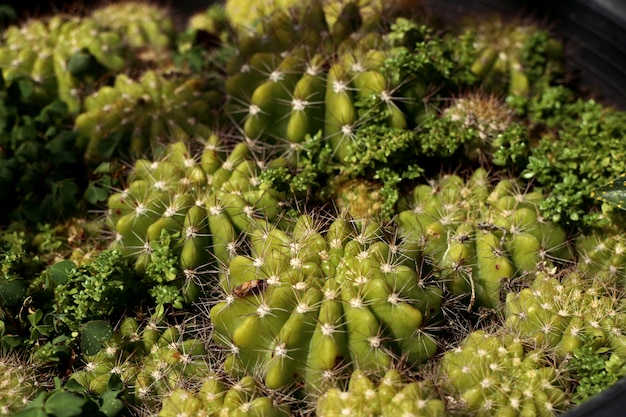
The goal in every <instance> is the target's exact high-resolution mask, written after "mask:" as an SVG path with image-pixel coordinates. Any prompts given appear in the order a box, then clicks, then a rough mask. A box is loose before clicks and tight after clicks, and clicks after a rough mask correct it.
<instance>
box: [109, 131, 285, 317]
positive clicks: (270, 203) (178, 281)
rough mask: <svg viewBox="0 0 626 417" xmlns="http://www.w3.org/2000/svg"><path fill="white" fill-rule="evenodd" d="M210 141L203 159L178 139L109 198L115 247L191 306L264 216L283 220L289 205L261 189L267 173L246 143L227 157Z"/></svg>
mask: <svg viewBox="0 0 626 417" xmlns="http://www.w3.org/2000/svg"><path fill="white" fill-rule="evenodd" d="M207 137H208V138H207V140H206V142H205V145H204V149H203V150H202V153H201V154H195V153H194V152H192V151H191V150H190V149H189V147H188V145H186V144H185V143H184V142H182V141H179V142H175V143H172V144H171V145H169V146H168V147H167V148H166V149H165V150H164V152H163V154H162V155H161V156H160V157H159V158H158V159H155V160H153V161H150V160H147V159H140V160H138V161H137V162H136V163H135V167H134V170H133V172H132V174H131V176H130V178H129V179H128V186H127V187H126V189H124V190H122V191H120V192H116V193H113V194H112V195H111V196H110V197H109V200H108V209H109V216H108V220H107V221H108V223H109V224H110V225H111V227H112V228H113V229H114V231H115V234H116V236H115V240H114V242H113V243H112V247H113V248H118V249H119V250H121V251H122V253H124V254H125V255H126V256H129V257H130V258H131V260H132V264H133V265H134V269H135V271H136V272H138V273H139V274H140V275H144V276H145V277H146V279H147V280H148V281H152V282H154V283H158V284H161V287H160V288H161V290H159V291H163V290H166V288H164V287H163V286H165V287H168V286H174V289H176V288H179V289H180V290H181V291H182V293H183V295H184V300H185V301H186V302H191V301H193V300H196V299H197V297H198V295H199V294H198V286H199V285H203V284H205V283H207V282H206V281H207V279H206V277H205V275H206V274H207V273H208V271H210V270H211V269H212V268H214V267H215V264H224V265H226V264H227V263H228V261H229V259H230V257H231V256H232V255H231V253H232V251H233V246H234V245H235V244H236V242H237V233H241V232H242V231H244V230H246V229H247V228H248V227H249V224H251V223H253V222H254V220H255V219H257V218H258V219H267V220H269V221H274V220H276V219H277V218H278V216H279V215H280V213H281V211H282V210H283V203H284V199H283V197H282V195H281V194H279V193H277V192H276V191H274V190H272V189H269V188H265V189H261V188H259V181H258V175H259V174H260V172H261V171H262V169H261V168H260V167H259V166H258V165H257V164H256V162H255V161H254V160H253V159H252V158H251V155H250V149H249V145H248V144H247V143H245V142H241V143H239V144H237V145H236V146H235V147H234V148H233V149H232V150H231V151H230V152H229V153H227V152H225V148H224V147H223V146H224V144H223V143H222V139H221V138H220V137H218V136H217V135H216V134H210V133H209V132H207ZM160 254H165V255H166V258H163V257H161V256H159V255H160ZM168 291H169V290H168ZM178 306H179V308H180V307H182V305H181V304H179V305H178Z"/></svg>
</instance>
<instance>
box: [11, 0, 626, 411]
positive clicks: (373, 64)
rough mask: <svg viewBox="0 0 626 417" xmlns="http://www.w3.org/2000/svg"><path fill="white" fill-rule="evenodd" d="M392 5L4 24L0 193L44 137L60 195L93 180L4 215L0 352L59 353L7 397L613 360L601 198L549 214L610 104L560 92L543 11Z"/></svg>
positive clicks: (559, 376)
mask: <svg viewBox="0 0 626 417" xmlns="http://www.w3.org/2000/svg"><path fill="white" fill-rule="evenodd" d="M388 3H389V4H382V2H380V1H379V0H371V1H370V0H354V1H339V0H328V1H327V0H316V1H313V2H309V3H307V4H296V3H295V2H288V1H276V2H274V3H272V4H271V5H268V4H266V3H263V4H262V3H261V2H260V0H259V2H255V3H254V4H253V5H252V10H250V7H249V6H250V4H245V5H242V4H241V3H240V2H238V1H236V0H230V1H228V2H227V4H226V6H222V5H214V6H212V7H211V8H210V9H209V10H208V11H207V12H206V13H205V14H203V15H201V16H197V17H196V18H195V20H194V21H193V22H191V23H190V25H189V26H188V31H187V32H185V33H184V34H177V33H176V31H175V29H174V27H173V24H172V20H171V19H170V18H169V15H168V11H167V10H165V9H160V8H157V7H153V6H151V5H148V4H145V3H135V2H122V3H120V4H112V5H110V6H106V7H102V8H100V9H97V10H96V11H94V12H93V13H92V14H90V15H88V16H85V17H70V16H54V17H51V18H45V19H38V20H32V21H28V22H26V24H24V25H22V26H21V27H10V28H8V29H7V30H6V31H5V32H4V35H3V41H2V44H1V45H0V67H1V69H2V79H1V81H2V82H1V83H0V87H1V88H2V90H0V128H1V129H2V131H1V132H0V134H1V135H0V151H2V156H3V157H4V156H6V158H5V159H4V160H6V161H7V163H5V164H0V181H4V180H5V179H6V181H5V182H6V184H9V185H7V186H4V185H3V184H4V183H2V182H0V196H5V197H10V196H11V192H12V191H11V190H12V188H11V186H10V184H13V183H11V181H13V180H14V177H13V175H14V172H17V171H19V169H20V165H19V163H18V164H17V165H16V164H15V163H14V162H13V159H17V158H18V157H21V156H22V153H21V152H23V153H25V154H28V155H29V157H31V156H32V155H34V154H38V152H39V151H40V150H41V149H46V150H51V151H54V152H51V156H52V157H53V158H55V159H56V160H55V163H56V164H59V165H60V164H61V163H62V162H65V161H68V162H72V163H73V164H75V165H80V167H79V169H78V170H77V171H81V172H82V171H86V172H87V176H83V177H80V180H78V178H79V176H78V175H75V174H74V172H72V174H71V175H72V176H75V177H76V178H77V180H76V181H80V182H77V183H76V184H75V185H74V186H71V185H70V186H68V188H66V189H63V188H61V186H60V185H59V186H57V185H55V187H57V188H52V190H53V192H54V193H57V194H61V197H63V198H61V200H62V201H63V202H65V203H67V202H68V201H75V200H78V198H76V199H75V198H74V197H75V196H78V195H79V193H80V192H81V191H82V190H83V189H85V190H86V194H85V199H88V200H89V201H90V203H93V202H98V201H100V202H103V205H104V202H106V210H105V215H104V216H102V217H101V218H100V221H99V222H94V223H93V224H92V223H81V222H79V221H76V222H71V221H70V222H66V223H63V224H61V225H57V226H45V227H42V228H41V230H40V233H38V234H36V235H34V236H31V235H30V234H29V237H28V243H26V238H25V235H24V234H19V233H13V232H12V231H13V229H9V230H5V229H4V226H5V225H4V222H2V221H0V228H2V235H1V236H2V239H0V273H1V274H2V275H1V276H0V353H4V351H10V350H15V351H19V350H24V351H27V352H28V353H29V354H30V357H31V359H34V360H39V361H40V362H37V364H38V365H37V366H40V365H41V366H42V367H50V365H52V364H54V366H55V371H56V372H58V375H59V376H60V377H59V378H57V381H56V382H55V388H54V390H52V394H50V395H49V396H48V395H47V394H49V393H50V391H48V392H46V393H45V394H46V395H43V396H40V397H41V400H38V403H37V404H35V406H33V407H30V406H28V407H27V408H25V409H24V410H23V413H24V414H23V415H29V414H28V413H31V412H32V413H34V412H35V411H37V412H38V413H39V414H38V415H43V414H42V413H51V414H54V411H55V410H56V411H58V410H60V408H59V407H60V406H59V404H64V403H65V402H66V399H67V400H68V401H69V400H70V398H73V400H72V401H73V402H76V406H74V407H70V406H69V405H68V410H64V411H60V412H59V414H62V415H64V416H66V417H71V416H72V415H79V414H80V413H81V412H82V413H85V414H84V415H86V414H88V413H89V411H87V410H88V409H89V410H91V411H93V413H92V414H96V413H100V414H104V415H107V416H110V417H113V416H115V415H118V414H122V413H126V414H130V413H132V412H134V411H137V412H139V413H144V414H150V415H159V416H162V417H173V416H176V417H183V416H191V415H199V416H226V415H233V416H277V417H278V416H289V415H312V414H317V415H319V416H321V417H322V416H323V417H334V416H337V417H339V416H347V415H353V416H364V417H366V416H387V415H389V416H391V415H403V416H404V415H407V416H408V415H422V416H433V417H434V416H446V415H457V414H461V413H466V414H467V413H469V414H471V415H475V416H483V415H485V416H486V415H496V416H501V417H503V416H517V415H522V416H526V415H539V416H552V415H554V414H555V413H557V412H560V411H563V410H565V409H566V408H568V407H569V406H570V405H571V403H572V402H575V401H576V398H583V397H584V396H585V395H588V394H590V393H595V392H598V391H599V390H601V389H604V388H605V387H606V386H608V385H610V384H611V383H614V382H615V381H616V380H617V378H618V377H619V376H621V375H623V374H624V373H626V366H625V365H624V363H625V362H626V350H625V349H626V343H625V341H626V339H624V337H623V332H624V331H625V325H626V321H624V317H623V311H622V305H624V302H623V294H624V285H625V283H626V281H624V265H625V262H626V253H625V252H626V246H625V243H624V238H623V237H622V236H621V234H620V232H621V224H620V223H619V221H618V220H619V217H618V216H616V215H615V213H611V211H610V209H609V208H608V207H607V205H605V206H603V208H602V210H603V211H602V212H596V214H597V216H596V220H601V222H599V223H598V224H595V225H594V226H596V227H594V228H588V229H582V228H579V227H577V226H578V224H568V225H573V226H574V227H572V228H571V229H566V228H565V226H566V225H565V224H563V223H559V221H560V220H561V219H560V218H559V217H558V216H554V215H553V214H554V210H553V211H550V210H551V209H550V207H552V209H554V206H551V204H552V203H551V201H552V200H550V199H553V200H554V199H558V198H560V196H561V195H562V191H563V189H562V188H558V187H557V188H556V189H555V190H552V189H551V187H550V185H551V184H553V182H550V178H552V177H554V176H555V175H556V174H555V173H556V172H567V173H568V175H569V174H571V175H570V176H569V177H567V178H570V179H571V178H572V176H573V177H576V175H577V174H576V173H577V172H578V173H583V174H584V175H586V176H587V177H584V176H583V177H581V178H590V179H593V180H594V181H597V180H598V178H604V177H605V176H606V174H607V173H610V172H611V170H618V169H620V168H619V163H616V164H615V166H614V167H609V165H610V161H611V159H610V158H608V159H607V157H606V154H610V155H612V156H613V157H615V155H621V154H622V152H623V151H622V148H623V141H621V142H619V141H617V140H616V139H615V138H618V137H621V136H620V133H621V132H622V131H623V128H622V127H620V126H621V125H620V123H621V121H622V120H623V114H621V113H619V112H611V111H606V110H604V109H600V108H599V107H598V106H597V105H596V104H595V103H588V102H585V103H582V102H579V103H573V102H571V101H570V102H568V103H565V101H566V100H562V99H563V98H564V97H566V96H567V94H564V93H563V91H565V90H563V89H559V88H553V87H550V86H551V85H552V84H553V83H559V80H557V79H556V78H555V77H557V76H558V75H559V74H560V71H561V67H560V65H561V58H562V53H563V51H562V49H561V45H560V44H559V43H558V41H555V40H554V39H552V38H550V36H549V35H548V33H547V32H545V31H536V30H534V29H536V28H534V27H532V28H531V26H527V25H515V24H510V25H509V24H506V25H505V24H503V23H502V22H491V21H490V22H485V24H483V25H482V26H480V27H475V28H471V29H467V26H464V27H463V28H462V29H461V30H460V31H459V32H456V33H457V34H460V35H459V36H457V37H455V36H453V35H451V36H440V35H441V33H439V32H437V30H436V29H435V28H433V27H430V26H429V25H428V24H425V23H424V22H426V20H425V16H420V17H419V19H423V20H418V18H417V17H416V15H413V16H411V13H410V12H408V11H406V12H402V13H400V10H401V9H402V8H404V7H406V6H407V4H406V2H404V1H403V0H395V1H390V2H388ZM257 6H258V7H259V8H258V9H256V7H257ZM266 6H267V7H266ZM237 8H239V9H241V10H244V9H247V11H248V12H249V16H247V17H246V19H248V20H245V22H244V20H240V18H241V16H240V17H236V16H235V14H236V13H237V10H236V9H237ZM257 11H258V12H260V14H259V15H256V17H255V13H256V12H257ZM0 14H1V11H0ZM0 17H1V16H0ZM448 33H449V34H451V32H448ZM233 37H236V39H233ZM35 38H37V41H38V42H35V41H34V39H35ZM28 43H30V44H31V47H30V48H28V47H27V46H26V45H27V44H28ZM32 45H35V46H34V47H32ZM176 48H178V50H177V51H176ZM177 54H178V55H177ZM137 60H139V62H137ZM136 64H138V65H136ZM156 66H158V67H159V69H158V70H157V69H154V68H155V67H156ZM222 66H223V67H222ZM92 91H93V92H94V93H93V94H91V92H92ZM505 94H507V95H508V97H507V98H506V99H505V98H504V95H505ZM568 100H569V99H568ZM50 103H52V104H50ZM561 104H562V105H563V107H562V108H560V105H561ZM576 117H579V119H576ZM70 118H71V120H70ZM31 119H32V120H31ZM575 119H576V120H575ZM602 121H604V122H606V123H605V124H601V122H602ZM42 126H48V129H47V130H46V131H45V134H44V133H43V130H45V129H44V127H42ZM70 128H73V131H70V130H69V129H70ZM5 133H7V135H5ZM596 133H597V135H598V137H600V138H601V139H602V143H603V145H602V146H603V148H602V150H601V153H602V159H598V158H600V156H598V157H597V158H591V157H590V156H589V158H588V159H589V161H594V162H593V163H592V162H587V163H583V162H580V164H579V163H578V162H579V160H580V158H581V155H587V156H588V153H589V152H591V151H590V150H589V149H591V147H588V146H587V147H585V146H583V145H585V143H588V139H589V138H591V137H595V136H594V135H596ZM622 136H623V135H622ZM555 138H561V139H564V140H568V143H569V144H571V147H570V148H568V147H567V146H562V147H560V146H559V148H563V149H564V151H563V152H564V153H565V154H566V155H561V154H560V153H559V152H561V149H551V148H556V146H555V145H554V143H555V142H556V139H555ZM607 138H610V139H607ZM22 139H24V140H22ZM26 139H28V140H26ZM38 139H42V141H44V142H45V143H46V145H45V146H43V145H42V146H38V145H37V146H33V145H32V143H33V141H34V140H38ZM39 145H40V144H39ZM70 145H71V146H70ZM70 147H71V154H70ZM547 147H551V148H550V149H548V150H550V152H545V151H546V149H547ZM579 148H580V154H578V153H577V151H578V150H579ZM583 148H584V149H583ZM587 148H589V149H587ZM18 150H19V151H20V152H18ZM35 150H36V151H37V152H35ZM552 151H554V152H552ZM568 152H569V154H568ZM541 153H545V154H546V155H547V156H545V155H544V156H542V155H541ZM79 154H82V155H79ZM573 154H576V155H573ZM552 155H555V157H554V158H553V160H550V158H552ZM572 155H573V156H572ZM49 156H50V155H49ZM57 156H58V157H57ZM122 158H124V159H126V160H127V162H126V164H125V165H124V166H122V165H121V162H120V159H122ZM546 158H548V160H546ZM568 158H569V159H568ZM31 159H32V158H31ZM35 159H36V158H35ZM2 161H3V160H0V163H1V162H2ZM96 162H97V163H100V165H99V167H98V168H95V166H96V165H95V164H94V163H96ZM596 162H597V163H596ZM20 163H21V162H20ZM46 164H47V162H46ZM27 165H28V164H26V163H23V164H22V166H27ZM583 165H584V166H585V168H584V169H583ZM589 165H593V167H589ZM46 167H47V168H48V169H50V166H49V165H46ZM118 168H119V169H118ZM590 168H593V169H590ZM572 170H574V171H575V172H574V173H573V174H572ZM576 170H578V171H576ZM24 171H25V172H26V173H27V174H24V175H28V176H29V178H30V179H31V180H32V178H36V177H37V176H38V175H40V176H42V177H43V176H45V174H44V175H41V174H39V172H40V171H38V170H35V169H30V168H29V169H25V170H24ZM453 171H454V173H450V172H453ZM579 171H580V172H579ZM43 172H50V171H43ZM446 172H447V173H448V174H444V173H446ZM99 175H101V176H99ZM436 175H439V176H438V177H436ZM515 176H520V177H521V178H515V179H513V178H514V177H515ZM50 177H51V178H50V179H56V176H52V175H51V176H50ZM16 178H17V177H16ZM428 178H436V179H433V180H428ZM533 178H534V179H535V180H536V182H534V183H531V182H526V181H525V180H528V179H533ZM564 182H565V181H564ZM566 182H567V184H566V186H567V187H570V188H568V189H567V190H574V189H576V190H577V192H580V190H581V189H587V188H588V187H589V186H590V184H591V182H593V181H581V184H580V185H579V184H577V183H576V181H571V180H567V181H566ZM618 182H619V183H621V182H620V181H616V182H615V184H617V183H618ZM87 183H89V184H90V185H89V186H87ZM72 184H73V183H72ZM537 184H538V185H539V186H540V187H541V188H540V187H537ZM613 185H614V184H609V185H608V186H607V187H605V189H603V190H599V191H598V192H601V193H602V196H603V198H607V199H609V200H611V199H613V198H615V197H616V196H615V195H613V194H611V193H616V192H617V193H618V194H619V193H620V190H619V187H617V188H616V187H613ZM567 190H566V191H567ZM33 192H34V191H33ZM607 193H608V194H607ZM564 195H565V197H568V196H569V194H567V193H565V194H564ZM305 196H306V200H305V199H302V198H301V197H305ZM587 197H589V199H592V198H593V196H592V195H591V194H590V195H589V196H587ZM617 197H619V195H618V196H617ZM288 199H289V200H288ZM329 200H333V201H332V203H333V204H334V207H332V208H328V206H327V207H326V208H322V205H321V204H320V203H326V202H328V201H329ZM19 201H20V204H24V203H25V202H26V199H24V198H22V197H19ZM37 201H38V200H37ZM568 201H569V200H568ZM620 201H622V200H620ZM29 204H31V205H32V204H33V201H29ZM34 204H36V202H35V203H34ZM563 204H566V203H565V202H562V203H561V205H563ZM76 206H77V209H80V210H82V209H83V208H84V204H83V202H80V203H76ZM46 207H47V206H45V205H41V207H38V208H37V209H38V210H39V211H45V210H46ZM546 207H548V211H547V213H549V219H548V216H546V215H545V213H546V211H545V210H546V209H545V208H546ZM577 207H578V208H577ZM579 208H580V206H572V211H571V212H570V211H567V212H568V213H570V219H571V220H576V219H575V218H574V217H575V216H574V217H572V215H571V213H574V210H578V209H579ZM6 211H7V212H9V211H11V212H12V213H13V215H15V213H14V210H13V208H12V207H10V208H8V209H7V210H6ZM564 212H565V211H564ZM598 213H599V214H598ZM51 214H52V212H51ZM98 214H102V211H100V213H98ZM96 215H97V214H94V216H96ZM565 223H567V222H565ZM102 225H106V228H107V230H106V231H103V230H102ZM92 226H93V227H92ZM7 227H8V226H7ZM11 227H13V228H14V227H17V228H19V227H21V225H17V226H11ZM65 229H68V230H67V231H66V230H65ZM66 232H67V233H68V235H70V236H69V237H67V239H66V240H67V241H68V242H65V241H64V242H60V241H61V240H64V239H65V237H66V236H65V233H66ZM571 232H573V233H571ZM107 234H108V235H107ZM88 235H89V236H92V235H94V236H96V237H97V238H100V239H101V241H100V242H99V243H91V242H90V243H86V242H85V240H84V238H85V236H88ZM61 236H63V238H62V237H61ZM107 237H108V240H107ZM71 239H76V242H70V240H71ZM79 243H80V245H81V247H80V248H79V247H77V244H79ZM27 246H28V247H27ZM35 248H36V249H37V251H38V252H37V253H36V254H34V249H35ZM31 254H33V255H32V256H31ZM29 257H30V258H32V259H28V258H29ZM42 271H43V272H42ZM153 309H156V311H157V312H156V313H154V314H153V315H151V316H150V314H151V313H149V312H150V311H152V310H153ZM166 310H167V314H166ZM131 311H132V313H131ZM174 311H175V312H176V314H170V312H174ZM135 317H136V318H135ZM180 317H183V321H184V324H178V323H181V322H182V321H181V319H180ZM112 323H118V325H117V326H116V328H115V330H114V325H113V324H112ZM464 324H467V325H469V329H468V328H461V326H460V325H464ZM196 326H198V327H196ZM444 348H445V351H444ZM609 355H610V356H609ZM590 364H591V365H590ZM3 365H4V363H3V362H0V368H2V366H3ZM29 366H30V365H29ZM32 368H33V369H34V366H32ZM20 369H21V368H20ZM0 370H1V369H0ZM605 371H606V372H607V374H603V375H604V377H602V378H600V377H598V378H595V379H594V377H595V376H597V375H600V374H602V373H603V372H605ZM7 374H11V378H13V376H14V375H13V374H12V370H9V371H7ZM16 375H17V374H16ZM21 375H22V374H20V376H18V377H16V378H18V381H19V380H20V379H19V378H22V376H21ZM29 375H30V374H29ZM11 381H12V385H19V384H17V383H15V382H13V379H11ZM0 385H1V384H0ZM0 388H1V386H0ZM19 388H24V389H25V390H27V391H28V392H27V393H25V394H24V395H22V393H21V392H16V391H13V390H12V389H10V390H8V391H7V392H9V394H10V395H11V396H12V399H11V401H12V400H19V401H21V398H22V397H31V394H34V393H35V392H34V390H33V391H32V392H31V391H30V390H31V388H33V389H34V388H36V387H34V386H31V384H28V383H24V384H21V386H20V387H19ZM5 391H6V390H5ZM3 394H5V392H4V391H3V390H2V389H0V414H2V413H5V411H6V412H7V413H14V414H15V412H17V411H18V408H19V407H20V405H21V403H20V404H18V403H16V402H9V403H7V405H4V404H3V403H2V401H5V399H4V397H3V396H2V395H3ZM57 394H58V395H57ZM78 397H80V398H78ZM38 398H39V397H38ZM87 399H89V400H88V401H87ZM48 400H50V401H51V402H50V404H48V402H47V401H48ZM79 400H81V401H79ZM79 402H80V404H79ZM68 404H69V403H68ZM48 405H49V407H48ZM61 408H62V406H61ZM98 408H99V409H98ZM96 410H97V411H96ZM461 410H462V411H461ZM5 414H6V413H5Z"/></svg>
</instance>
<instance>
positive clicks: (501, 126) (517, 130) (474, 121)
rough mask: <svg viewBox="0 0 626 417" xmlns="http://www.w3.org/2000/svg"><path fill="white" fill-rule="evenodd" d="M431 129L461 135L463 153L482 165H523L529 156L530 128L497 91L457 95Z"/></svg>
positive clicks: (434, 132)
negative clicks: (522, 122)
mask: <svg viewBox="0 0 626 417" xmlns="http://www.w3.org/2000/svg"><path fill="white" fill-rule="evenodd" d="M429 130H430V131H429V133H428V134H430V135H437V134H440V135H446V134H448V135H450V136H460V138H459V139H458V142H459V147H460V148H461V149H462V155H463V157H464V158H467V159H469V160H470V161H472V162H474V163H475V162H478V163H479V164H480V165H481V166H489V165H491V164H493V165H498V166H516V165H522V164H523V163H525V162H526V159H527V157H528V153H529V147H530V143H529V138H530V136H529V133H528V132H527V128H526V127H524V126H523V125H522V124H521V123H519V122H518V121H516V119H515V113H514V111H513V109H512V108H511V107H509V106H507V105H506V103H505V102H504V101H503V100H501V99H499V98H498V97H496V96H495V95H490V94H487V93H484V92H477V93H469V94H464V95H461V96H459V97H456V98H453V99H452V100H451V102H450V105H449V106H448V107H446V108H445V109H444V110H443V112H442V114H441V116H440V117H439V118H438V120H437V123H436V124H433V125H432V126H429Z"/></svg>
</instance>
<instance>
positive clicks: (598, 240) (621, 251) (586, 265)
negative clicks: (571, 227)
mask: <svg viewBox="0 0 626 417" xmlns="http://www.w3.org/2000/svg"><path fill="white" fill-rule="evenodd" d="M610 221H611V223H612V224H610V225H608V226H606V227H603V228H600V227H597V228H592V229H589V230H587V231H585V232H583V233H581V234H579V235H578V236H576V238H575V240H574V248H575V251H576V255H577V259H578V266H579V268H580V269H581V271H583V272H585V273H588V274H592V275H595V276H603V277H604V279H605V280H606V281H607V282H608V283H611V282H614V281H617V282H618V283H619V285H621V287H622V288H624V285H626V281H625V279H626V240H625V238H624V234H623V232H622V230H621V227H619V226H618V224H619V223H615V222H614V221H613V220H610Z"/></svg>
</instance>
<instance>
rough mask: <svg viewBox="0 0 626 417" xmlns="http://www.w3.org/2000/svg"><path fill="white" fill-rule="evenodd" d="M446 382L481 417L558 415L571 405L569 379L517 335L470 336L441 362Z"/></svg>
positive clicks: (479, 332) (543, 353)
mask: <svg viewBox="0 0 626 417" xmlns="http://www.w3.org/2000/svg"><path fill="white" fill-rule="evenodd" d="M440 371H441V378H442V381H443V383H444V384H447V387H448V389H450V390H451V392H452V393H453V395H454V398H455V399H456V400H457V401H458V402H459V403H460V404H459V407H461V408H463V409H464V410H465V411H469V412H471V413H472V415H476V416H526V415H537V416H554V415H556V414H558V413H559V412H560V411H563V410H564V409H565V408H566V406H567V405H568V402H567V401H568V400H567V394H566V376H565V375H563V373H562V372H561V370H560V369H559V368H558V367H555V366H554V364H553V363H552V362H551V358H550V357H549V355H548V354H547V353H546V351H545V350H541V349H532V348H531V349H530V350H529V349H527V348H526V347H525V346H524V343H523V341H522V340H520V339H518V338H516V337H515V336H514V335H512V334H510V333H509V334H490V333H488V332H485V331H484V330H476V331H474V332H472V333H470V334H469V335H468V336H467V337H466V338H465V339H463V341H462V342H461V343H460V345H459V346H458V347H457V348H455V349H451V350H448V351H447V352H446V353H445V354H444V355H443V358H442V360H441V366H440Z"/></svg>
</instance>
